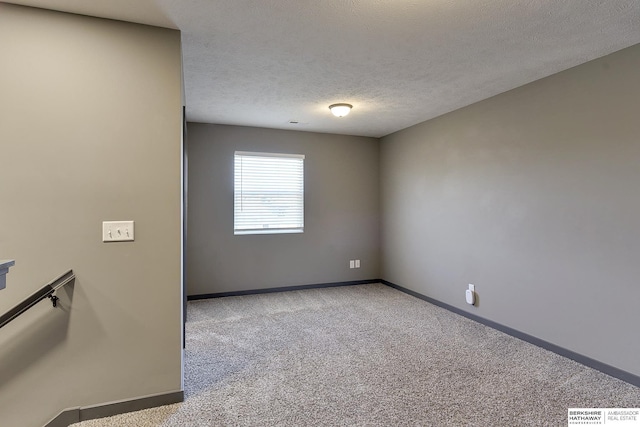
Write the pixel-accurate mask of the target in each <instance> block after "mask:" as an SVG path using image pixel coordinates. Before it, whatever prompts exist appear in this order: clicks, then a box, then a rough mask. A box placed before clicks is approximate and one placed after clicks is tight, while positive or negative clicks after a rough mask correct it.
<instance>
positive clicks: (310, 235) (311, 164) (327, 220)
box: [187, 123, 379, 295]
mask: <svg viewBox="0 0 640 427" xmlns="http://www.w3.org/2000/svg"><path fill="white" fill-rule="evenodd" d="M187 128H188V157H189V176H188V182H189V192H188V197H189V203H188V206H189V211H188V234H187V237H188V238H187V254H188V257H187V293H188V294H189V295H198V294H208V293H216V292H230V291H241V290H251V289H263V288H270V287H281V286H295V285H306V284H315V283H329V282H342V281H351V280H363V279H376V278H378V277H379V259H378V256H379V244H378V241H379V218H378V210H379V205H378V202H379V199H378V194H379V192H378V140H377V139H374V138H364V137H353V136H339V135H329V134H317V133H310V132H297V131H284V130H272V129H261V128H249V127H239V126H222V125H209V124H200V123H189V124H188V126H187ZM236 150H241V151H260V152H276V153H278V152H282V153H296V154H304V155H305V156H306V158H305V231H304V233H303V234H270V235H246V236H234V234H233V154H234V151H236ZM350 259H360V260H361V268H360V269H349V260H350Z"/></svg>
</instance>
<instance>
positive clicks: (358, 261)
mask: <svg viewBox="0 0 640 427" xmlns="http://www.w3.org/2000/svg"><path fill="white" fill-rule="evenodd" d="M356 268H360V260H359V259H357V260H356Z"/></svg>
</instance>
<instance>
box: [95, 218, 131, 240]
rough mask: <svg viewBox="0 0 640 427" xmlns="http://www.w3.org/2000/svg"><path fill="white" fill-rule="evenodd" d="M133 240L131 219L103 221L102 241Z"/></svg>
mask: <svg viewBox="0 0 640 427" xmlns="http://www.w3.org/2000/svg"><path fill="white" fill-rule="evenodd" d="M133 240H134V229H133V221H103V222H102V241H103V242H132V241H133Z"/></svg>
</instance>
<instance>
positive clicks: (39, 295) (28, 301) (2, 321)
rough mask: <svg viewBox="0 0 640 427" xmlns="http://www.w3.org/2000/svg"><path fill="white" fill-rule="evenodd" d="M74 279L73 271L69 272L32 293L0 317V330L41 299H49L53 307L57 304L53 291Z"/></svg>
mask: <svg viewBox="0 0 640 427" xmlns="http://www.w3.org/2000/svg"><path fill="white" fill-rule="evenodd" d="M75 279H76V276H75V274H73V270H69V271H67V272H66V273H64V274H63V275H61V276H59V277H56V278H55V279H53V280H52V281H51V282H49V283H47V284H46V285H44V286H43V287H42V288H40V289H38V290H37V291H36V292H34V293H33V294H32V295H31V296H29V297H27V298H25V299H24V301H22V302H21V303H20V304H18V305H16V306H15V307H13V308H12V309H11V310H9V311H7V312H6V313H5V314H3V315H2V316H0V328H2V327H3V326H5V325H6V324H7V323H9V322H11V321H12V320H13V319H15V318H16V317H18V316H20V315H21V314H22V313H24V312H25V311H27V310H29V309H30V308H31V307H33V306H34V305H36V304H37V303H39V302H40V301H42V300H43V299H46V298H49V299H50V300H51V303H52V304H53V306H54V307H55V306H56V305H57V303H58V297H57V296H55V295H54V293H55V291H57V290H58V289H60V288H61V287H63V286H65V285H67V284H69V283H73V282H74V281H75Z"/></svg>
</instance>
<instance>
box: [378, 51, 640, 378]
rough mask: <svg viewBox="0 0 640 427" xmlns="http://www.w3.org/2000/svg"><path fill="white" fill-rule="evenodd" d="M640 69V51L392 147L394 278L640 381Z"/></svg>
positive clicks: (387, 148)
mask: <svg viewBox="0 0 640 427" xmlns="http://www.w3.org/2000/svg"><path fill="white" fill-rule="evenodd" d="M638 70H640V45H637V46H634V47H631V48H629V49H626V50H623V51H620V52H617V53H614V54H612V55H610V56H607V57H604V58H601V59H598V60H595V61H592V62H589V63H586V64H584V65H581V66H579V67H576V68H573V69H570V70H567V71H565V72H562V73H559V74H556V75H554V76H551V77H549V78H546V79H543V80H540V81H537V82H534V83H532V84H529V85H527V86H524V87H521V88H518V89H515V90H512V91H510V92H507V93H504V94H501V95H499V96H496V97H494V98H491V99H488V100H486V101H482V102H479V103H477V104H474V105H472V106H470V107H467V108H464V109H461V110H458V111H455V112H453V113H450V114H447V115H444V116H441V117H439V118H436V119H434V120H431V121H428V122H425V123H422V124H419V125H416V126H414V127H411V128H409V129H405V130H403V131H400V132H397V133H395V134H392V135H389V136H387V137H385V138H383V139H382V141H381V192H382V193H381V194H382V195H381V204H382V247H383V256H382V259H383V261H382V267H381V268H382V277H383V278H384V279H386V280H389V281H391V282H394V283H396V284H398V285H401V286H404V287H407V288H409V289H412V290H414V291H416V292H419V293H422V294H424V295H427V296H430V297H433V298H435V299H437V300H440V301H442V302H445V303H448V304H450V305H453V306H455V307H458V308H461V309H464V310H469V311H471V312H473V313H475V314H477V315H479V316H482V317H485V318H487V319H490V320H493V321H495V322H498V323H501V324H504V325H507V326H510V327H512V328H515V329H517V330H520V331H522V332H526V333H528V334H531V335H533V336H536V337H539V338H541V339H544V340H547V341H549V342H551V343H554V344H557V345H560V346H562V347H565V348H567V349H570V350H573V351H575V352H578V353H580V354H583V355H586V356H589V357H592V358H594V359H596V360H599V361H601V362H604V363H607V364H610V365H613V366H615V367H618V368H620V369H623V370H626V371H628V372H630V373H632V374H635V375H640V358H638V354H640V340H638V339H637V337H638V333H637V327H638V324H640V310H638V301H640V286H638V278H639V277H640V262H638V256H639V254H640V226H639V222H638V221H639V218H640V191H639V190H638V184H639V183H640V139H639V138H640V120H639V119H638V118H639V115H638V114H639V112H640V77H639V76H640V74H639V73H638ZM469 283H474V284H475V285H476V290H477V292H478V295H479V305H478V307H471V306H469V305H466V304H465V302H464V301H465V300H464V291H465V289H466V288H467V285H468V284H469Z"/></svg>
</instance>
